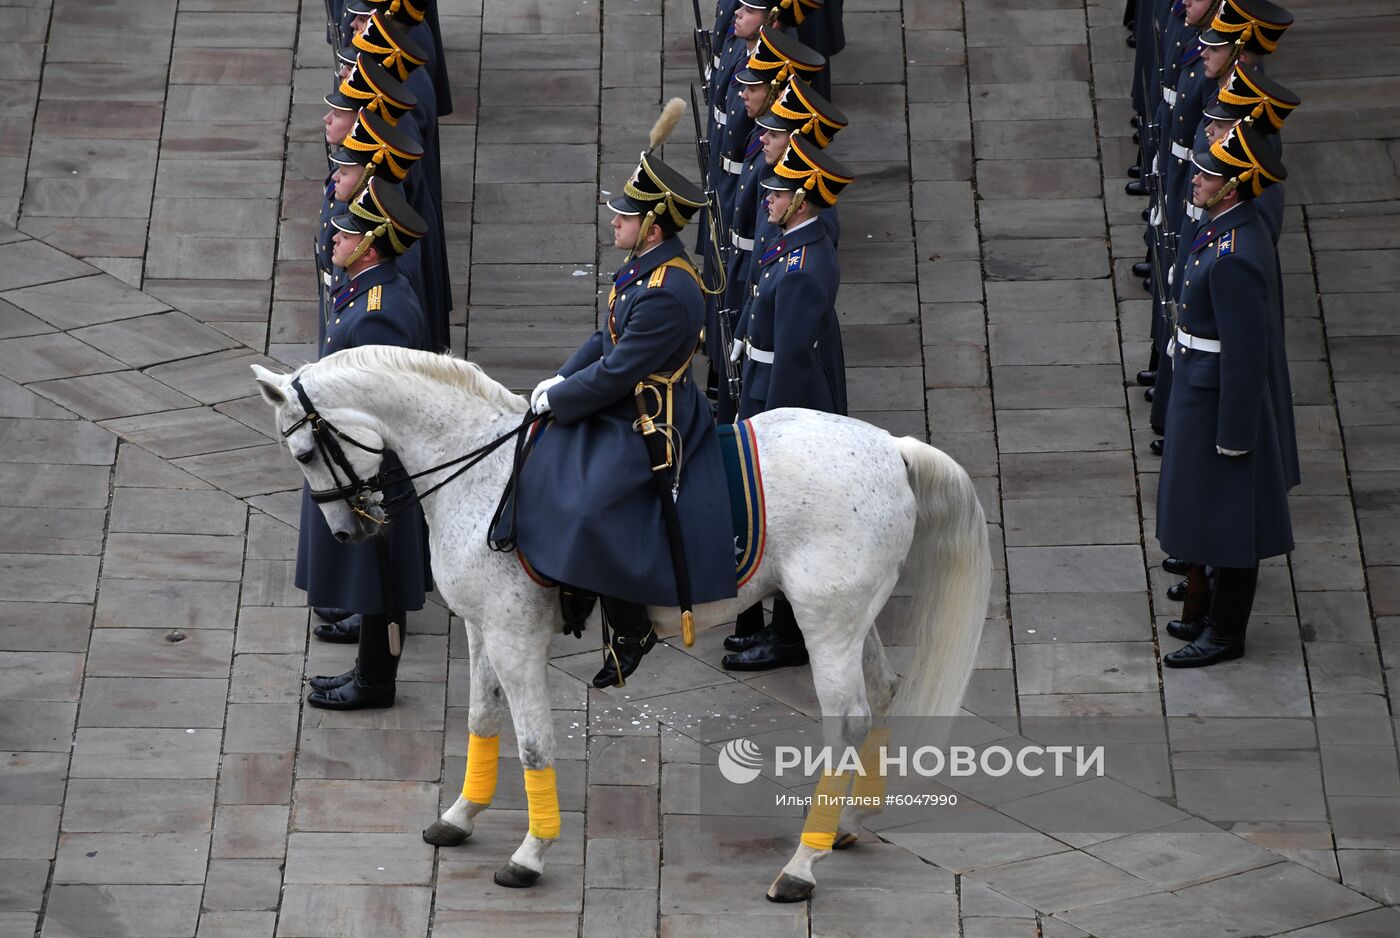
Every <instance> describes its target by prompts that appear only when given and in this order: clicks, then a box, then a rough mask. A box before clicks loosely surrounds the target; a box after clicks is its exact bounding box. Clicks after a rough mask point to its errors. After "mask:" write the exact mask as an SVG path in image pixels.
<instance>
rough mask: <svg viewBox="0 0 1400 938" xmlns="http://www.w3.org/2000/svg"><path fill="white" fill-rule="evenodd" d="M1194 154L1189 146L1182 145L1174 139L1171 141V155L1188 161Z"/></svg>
mask: <svg viewBox="0 0 1400 938" xmlns="http://www.w3.org/2000/svg"><path fill="white" fill-rule="evenodd" d="M1194 155H1195V154H1193V153H1192V152H1191V150H1190V148H1189V147H1184V146H1182V145H1181V144H1179V143H1177V142H1176V141H1175V140H1173V141H1172V156H1174V157H1176V158H1177V159H1179V160H1185V161H1186V162H1188V163H1189V162H1191V157H1192V156H1194Z"/></svg>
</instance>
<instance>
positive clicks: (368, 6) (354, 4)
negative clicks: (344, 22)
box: [345, 0, 376, 16]
mask: <svg viewBox="0 0 1400 938" xmlns="http://www.w3.org/2000/svg"><path fill="white" fill-rule="evenodd" d="M375 9H376V7H375V5H374V4H372V3H365V2H364V0H346V4H345V12H346V13H349V14H350V15H351V16H373V15H374V11H375Z"/></svg>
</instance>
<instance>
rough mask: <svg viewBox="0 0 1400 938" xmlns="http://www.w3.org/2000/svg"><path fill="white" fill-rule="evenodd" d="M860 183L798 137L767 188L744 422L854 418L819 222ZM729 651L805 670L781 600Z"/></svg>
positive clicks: (745, 618)
mask: <svg viewBox="0 0 1400 938" xmlns="http://www.w3.org/2000/svg"><path fill="white" fill-rule="evenodd" d="M854 178H855V177H854V176H853V175H852V174H851V171H850V170H849V169H847V168H846V167H845V166H843V165H841V164H840V163H838V162H837V161H836V160H834V159H832V158H831V157H830V156H828V155H827V154H826V153H825V152H823V151H822V150H821V149H820V148H819V147H817V146H816V145H815V144H813V143H811V142H809V141H808V139H807V138H806V137H804V136H802V135H799V134H794V135H793V136H792V139H791V140H790V141H789V143H788V148H787V152H785V153H784V154H783V157H782V159H781V160H779V161H778V163H777V165H775V166H774V167H773V175H771V176H769V177H768V178H766V179H764V180H763V183H762V185H763V187H764V188H765V189H767V190H769V195H768V199H767V206H768V217H769V218H770V219H771V220H772V221H773V222H775V223H776V224H778V225H779V226H780V227H781V228H782V232H783V233H782V236H781V237H780V238H779V239H778V240H777V241H775V242H774V243H773V244H772V245H770V246H769V247H768V249H767V251H765V252H764V254H763V256H762V257H761V258H759V266H760V269H761V271H762V273H760V275H759V278H758V293H757V294H756V295H755V297H754V300H753V304H752V307H751V309H750V311H749V316H748V318H747V319H746V320H745V322H744V323H743V329H742V332H743V335H742V336H741V338H742V346H740V345H738V344H736V346H735V352H736V354H738V353H740V351H741V350H742V355H743V357H744V360H745V361H744V379H743V386H742V391H741V393H740V397H739V418H740V419H747V418H749V417H752V416H754V415H755V414H760V413H762V412H764V411H766V410H776V409H777V408H779V407H805V408H808V409H811V410H821V411H826V412H827V413H832V414H844V413H845V412H846V363H845V356H844V353H843V351H842V347H841V326H840V323H839V322H838V321H837V317H836V291H837V288H838V287H839V286H840V283H841V270H840V267H839V265H838V264H837V261H836V248H835V247H833V246H832V244H831V240H830V239H829V238H828V237H827V236H826V231H825V229H824V228H823V227H822V225H821V223H820V221H819V218H818V217H819V216H820V215H821V214H822V213H823V212H825V211H829V210H830V209H831V208H832V207H833V206H834V205H835V204H836V199H837V197H838V196H839V195H840V194H841V191H842V190H843V189H845V188H846V186H848V185H850V184H851V182H852V181H853V180H854ZM725 647H726V648H729V649H730V650H731V651H733V652H734V654H729V655H725V656H724V661H723V664H724V667H725V668H726V669H728V670H731V671H766V670H768V669H770V668H779V667H783V666H785V665H793V664H806V662H807V646H806V645H805V644H804V643H803V641H802V632H801V630H799V629H798V627H797V619H796V617H795V616H794V615H793V612H792V606H790V605H789V604H788V602H787V600H786V599H784V598H783V597H781V596H778V597H776V598H775V599H774V600H773V622H772V624H771V625H769V626H768V627H767V628H764V627H763V609H762V606H755V607H752V608H750V609H748V610H746V611H745V612H744V613H742V614H741V615H740V617H739V620H738V622H737V623H736V625H735V632H734V635H732V636H730V637H729V638H727V639H725Z"/></svg>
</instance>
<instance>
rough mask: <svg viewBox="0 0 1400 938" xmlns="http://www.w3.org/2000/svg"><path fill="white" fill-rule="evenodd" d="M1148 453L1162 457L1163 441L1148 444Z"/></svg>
mask: <svg viewBox="0 0 1400 938" xmlns="http://www.w3.org/2000/svg"><path fill="white" fill-rule="evenodd" d="M1148 390H1149V391H1150V390H1152V389H1151V388H1148ZM1147 451H1148V452H1150V453H1151V454H1152V455H1153V456H1160V455H1162V441H1161V440H1153V441H1152V442H1151V443H1148V444H1147Z"/></svg>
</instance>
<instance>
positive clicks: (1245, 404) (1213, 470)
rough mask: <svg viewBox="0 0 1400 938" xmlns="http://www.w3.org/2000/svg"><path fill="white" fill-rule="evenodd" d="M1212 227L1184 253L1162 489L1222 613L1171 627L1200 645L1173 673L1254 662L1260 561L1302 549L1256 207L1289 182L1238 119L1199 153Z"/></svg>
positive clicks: (1176, 529)
mask: <svg viewBox="0 0 1400 938" xmlns="http://www.w3.org/2000/svg"><path fill="white" fill-rule="evenodd" d="M1194 162H1195V165H1196V166H1197V168H1198V173H1197V175H1196V177H1195V179H1194V181H1193V199H1194V201H1195V203H1196V204H1197V205H1198V206H1200V207H1202V208H1204V209H1206V211H1207V216H1208V217H1207V219H1206V220H1205V221H1204V222H1203V223H1202V226H1201V229H1200V231H1199V233H1198V234H1197V235H1196V237H1195V239H1194V240H1193V241H1192V243H1191V244H1190V245H1187V246H1185V247H1184V248H1183V250H1184V251H1185V254H1186V263H1185V264H1184V265H1183V267H1182V271H1183V279H1182V283H1181V302H1180V304H1179V306H1178V309H1177V317H1178V318H1177V323H1176V329H1175V336H1174V339H1173V346H1174V362H1173V368H1172V372H1173V376H1172V382H1173V387H1172V401H1171V406H1170V408H1168V411H1167V427H1166V430H1167V435H1166V446H1165V449H1164V452H1163V457H1162V475H1161V481H1160V483H1159V486H1158V493H1157V537H1158V540H1159V541H1161V544H1162V549H1163V550H1165V551H1166V552H1167V553H1168V554H1170V555H1172V556H1174V557H1179V558H1185V559H1187V560H1189V561H1192V562H1195V563H1200V564H1206V565H1208V566H1210V567H1212V568H1214V570H1215V585H1214V587H1213V590H1212V595H1211V599H1210V610H1209V612H1208V613H1207V614H1206V615H1205V616H1203V617H1202V618H1201V619H1200V620H1199V621H1198V622H1196V623H1183V624H1181V625H1180V626H1179V627H1178V628H1177V629H1176V630H1172V631H1173V634H1174V635H1176V636H1177V637H1181V638H1185V639H1188V640H1190V644H1188V645H1187V646H1186V647H1185V648H1182V649H1180V650H1178V651H1174V652H1172V653H1171V654H1168V655H1167V656H1165V658H1163V664H1165V665H1166V666H1167V667H1203V666H1206V665H1211V664H1215V663H1217V662H1220V661H1228V660H1230V659H1233V658H1238V657H1240V656H1241V655H1243V654H1244V642H1245V630H1246V626H1247V624H1248V622H1249V614H1250V610H1251V608H1252V605H1253V600H1254V588H1255V585H1256V582H1257V579H1258V572H1259V571H1258V565H1259V561H1260V560H1263V559H1265V558H1267V557H1274V556H1278V555H1280V554H1286V553H1288V552H1289V551H1291V550H1292V549H1293V533H1292V526H1291V524H1290V521H1289V513H1288V480H1287V478H1286V470H1285V465H1284V457H1283V453H1282V451H1281V443H1280V440H1279V434H1278V426H1279V420H1278V417H1277V415H1276V414H1275V413H1274V407H1275V402H1274V398H1273V396H1272V395H1271V394H1270V391H1269V370H1270V366H1271V362H1273V361H1276V360H1277V358H1276V354H1277V353H1276V347H1277V345H1278V344H1280V343H1282V341H1283V336H1282V330H1281V322H1280V317H1279V310H1278V306H1277V304H1278V296H1277V291H1276V289H1275V280H1274V265H1275V264H1276V263H1277V260H1276V257H1275V248H1274V244H1273V238H1272V237H1271V235H1270V233H1269V229H1268V226H1267V225H1266V224H1265V222H1264V219H1263V218H1262V217H1261V215H1260V214H1259V211H1258V208H1257V206H1256V205H1255V204H1254V199H1256V198H1257V197H1258V196H1260V195H1261V194H1262V193H1263V192H1264V191H1265V190H1266V189H1267V188H1268V187H1269V186H1271V185H1274V184H1276V183H1278V182H1281V181H1282V180H1283V179H1284V178H1285V176H1286V175H1287V174H1286V172H1285V170H1284V167H1283V164H1282V163H1281V162H1279V161H1278V159H1277V157H1275V156H1274V154H1273V152H1272V150H1271V149H1270V147H1269V146H1268V145H1267V143H1265V142H1264V140H1263V139H1262V137H1261V136H1260V135H1259V134H1258V133H1257V132H1256V131H1255V130H1253V129H1252V128H1251V127H1249V126H1247V125H1243V124H1242V125H1240V126H1239V127H1236V128H1235V129H1234V130H1232V131H1231V132H1230V133H1229V135H1228V136H1226V137H1225V138H1224V139H1222V140H1220V141H1218V142H1217V143H1215V144H1213V145H1212V146H1211V148H1210V150H1209V151H1208V152H1206V153H1202V154H1197V155H1196V156H1195V157H1194Z"/></svg>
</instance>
